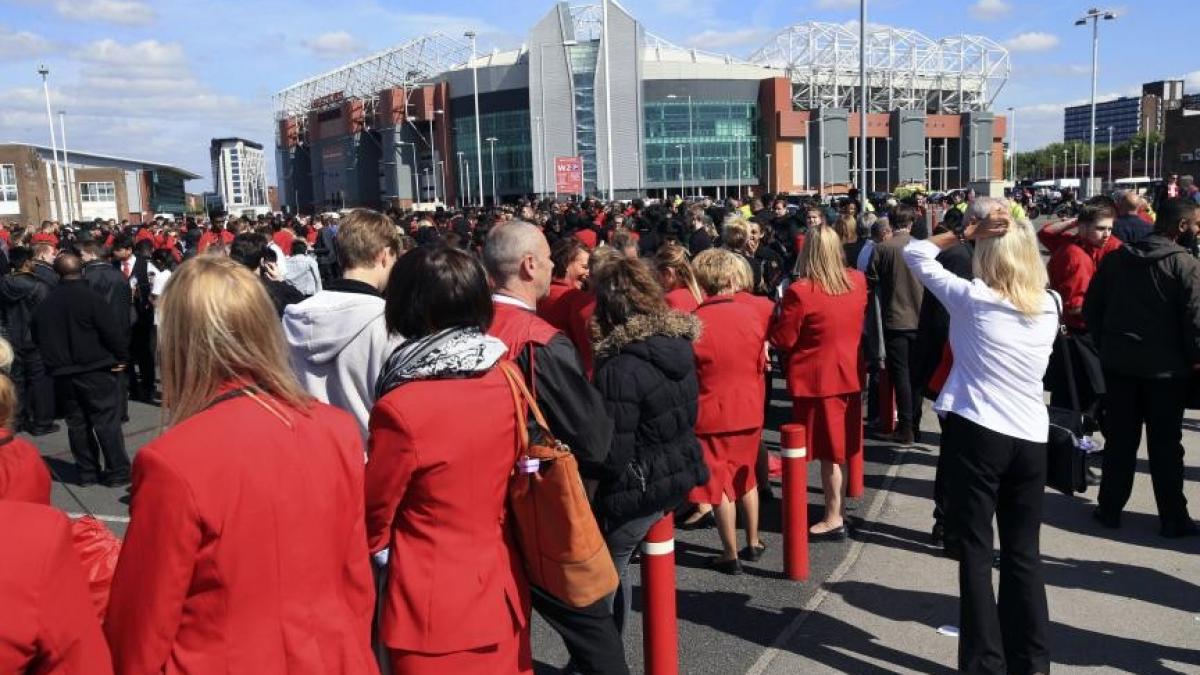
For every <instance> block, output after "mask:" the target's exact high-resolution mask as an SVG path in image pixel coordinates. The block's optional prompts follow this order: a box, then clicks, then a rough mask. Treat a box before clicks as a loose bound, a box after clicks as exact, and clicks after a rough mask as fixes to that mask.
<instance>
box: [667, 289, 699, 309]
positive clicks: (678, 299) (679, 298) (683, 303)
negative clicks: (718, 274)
mask: <svg viewBox="0 0 1200 675" xmlns="http://www.w3.org/2000/svg"><path fill="white" fill-rule="evenodd" d="M667 305H669V306H670V307H671V309H673V310H675V311H677V312H683V313H684V314H691V313H692V312H694V311H696V308H697V307H699V306H700V303H698V302H696V296H694V295H692V291H691V290H690V289H689V288H688V287H687V286H684V287H683V288H676V289H675V290H673V291H670V292H668V293H667Z"/></svg>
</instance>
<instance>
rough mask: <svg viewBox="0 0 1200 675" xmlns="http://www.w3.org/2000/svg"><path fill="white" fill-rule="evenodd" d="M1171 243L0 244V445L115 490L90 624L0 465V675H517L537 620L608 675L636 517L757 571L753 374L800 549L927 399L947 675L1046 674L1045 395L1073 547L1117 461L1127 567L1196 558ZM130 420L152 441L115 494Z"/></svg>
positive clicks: (1136, 211)
mask: <svg viewBox="0 0 1200 675" xmlns="http://www.w3.org/2000/svg"><path fill="white" fill-rule="evenodd" d="M1198 209H1200V207H1197V205H1196V203H1195V202H1193V201H1190V200H1187V199H1167V200H1164V201H1163V202H1162V203H1161V204H1160V205H1159V207H1158V211H1157V214H1156V215H1155V216H1154V217H1148V216H1147V215H1146V211H1147V210H1146V208H1145V206H1144V204H1142V203H1141V201H1140V199H1139V198H1138V197H1137V196H1136V195H1134V194H1124V195H1119V196H1118V197H1117V198H1116V200H1115V201H1114V200H1113V199H1110V198H1107V197H1097V198H1094V199H1092V200H1090V201H1089V202H1087V203H1086V204H1085V205H1084V206H1083V207H1082V208H1081V210H1080V212H1079V215H1078V218H1077V219H1073V220H1069V221H1053V222H1050V223H1049V224H1047V225H1045V226H1043V227H1042V228H1041V229H1040V230H1037V229H1035V228H1034V226H1033V225H1032V224H1031V223H1029V222H1028V221H1025V220H1023V219H1022V218H1021V215H1020V212H1019V210H1018V209H1016V208H1014V205H1012V204H1010V203H1009V202H1007V201H1006V200H1003V199H998V198H991V197H985V196H979V197H974V196H971V198H970V199H969V200H967V201H963V200H962V199H961V198H956V199H955V201H954V203H953V204H951V205H949V208H947V209H945V210H944V211H941V210H940V209H934V208H933V205H931V204H926V203H924V201H923V200H922V199H921V198H920V196H919V195H912V196H907V197H905V198H904V199H899V200H897V199H891V200H888V201H887V202H884V203H880V204H878V205H869V206H868V208H866V209H860V205H859V202H858V201H857V199H856V195H855V194H851V195H848V197H847V198H846V199H844V200H841V201H838V202H835V203H833V204H830V205H826V204H822V203H818V202H815V201H813V202H801V203H798V204H796V203H791V202H790V201H789V200H788V199H786V198H785V197H784V196H778V197H777V198H773V199H772V198H767V197H759V198H754V199H751V200H749V201H748V202H746V203H743V202H741V201H739V200H738V199H736V198H731V199H728V200H727V201H725V202H723V203H719V202H713V201H711V200H707V199H705V200H702V201H694V202H687V201H684V200H682V199H678V198H676V199H675V200H674V201H672V202H651V201H643V200H633V201H631V202H613V203H603V202H600V201H597V200H593V199H588V200H583V201H579V202H575V201H571V202H566V201H555V200H545V201H540V202H537V201H522V202H519V203H516V204H512V205H504V206H498V207H496V208H489V209H474V208H470V209H466V210H463V211H438V212H436V213H407V212H402V211H390V212H386V213H381V212H377V211H372V210H367V209H357V210H352V211H349V212H346V213H344V214H326V215H323V216H319V217H311V218H308V217H282V216H266V217H259V218H257V219H247V218H229V219H213V220H212V221H204V220H201V221H196V220H192V219H184V220H183V221H181V222H171V221H166V220H163V219H156V220H155V221H153V222H150V223H146V224H144V225H130V224H128V223H120V224H118V223H115V222H111V221H110V222H96V223H87V224H84V225H83V226H78V227H76V226H72V227H60V226H58V224H56V223H44V224H42V226H40V227H37V228H32V229H31V230H29V231H26V230H23V229H22V228H19V227H15V228H9V229H0V252H3V257H2V258H0V267H3V268H5V269H2V270H0V272H2V273H3V276H2V278H0V327H2V329H3V337H4V338H5V339H6V341H7V342H0V366H4V367H5V369H6V372H7V373H8V377H0V422H3V425H4V428H5V429H8V430H10V432H16V431H25V432H28V434H30V435H32V436H39V435H43V434H47V433H52V432H53V431H54V430H55V428H56V425H55V424H54V420H55V419H56V418H60V417H61V418H62V419H64V420H65V423H66V425H67V429H68V438H69V443H70V449H71V454H72V455H73V457H74V468H75V472H76V473H75V475H74V476H67V477H64V476H60V475H56V476H55V478H56V479H59V480H69V482H73V483H75V484H78V485H90V484H94V483H97V482H98V483H102V484H103V485H105V486H108V487H112V488H121V487H124V486H126V485H130V483H132V485H131V488H130V498H131V505H130V523H129V528H128V532H127V534H126V536H125V538H124V542H123V544H122V549H121V553H120V557H119V560H118V563H117V566H116V571H115V575H114V577H113V579H112V584H111V595H110V596H109V598H108V600H107V604H106V606H102V607H94V606H93V605H92V604H90V603H89V602H88V597H89V595H88V592H87V590H86V586H85V583H84V580H83V574H82V572H81V570H80V568H79V565H78V563H77V562H74V563H73V556H74V555H75V554H74V552H73V550H72V547H71V543H70V531H69V526H68V523H67V520H66V518H65V516H63V515H62V514H61V513H55V512H53V511H51V510H50V509H49V508H48V505H49V503H50V484H51V480H50V478H51V477H50V475H49V474H48V473H47V468H46V466H45V465H44V464H43V463H42V462H41V461H40V458H39V456H38V451H37V449H36V447H34V446H33V445H32V444H31V443H29V442H28V441H26V440H24V439H22V438H20V437H16V436H14V435H13V434H12V433H8V432H6V435H4V436H3V438H0V536H2V537H3V539H4V542H5V545H6V546H8V547H10V548H11V550H13V551H16V552H18V554H17V555H15V556H14V557H13V558H12V560H11V562H12V564H6V565H5V567H4V568H3V569H0V599H2V603H3V606H4V607H5V610H4V611H3V612H0V670H3V671H4V672H10V671H15V672H89V673H92V672H95V673H105V672H110V669H111V671H112V672H116V673H153V672H163V671H169V672H180V673H211V672H238V673H249V672H253V673H276V672H279V673H282V672H288V673H299V672H312V673H372V672H377V668H380V667H382V668H384V669H385V670H386V669H391V671H392V672H395V673H438V672H454V673H489V674H490V673H517V672H522V673H523V672H532V656H531V646H530V638H529V626H530V620H531V613H532V612H534V611H536V612H537V613H538V614H540V615H541V616H542V617H543V618H544V619H545V620H546V622H547V623H548V624H549V625H550V626H551V627H552V628H553V629H554V630H555V631H556V632H557V633H558V634H559V635H560V636H561V637H562V639H563V641H564V644H565V645H566V648H567V651H568V652H569V654H570V659H571V660H570V664H569V665H568V667H567V672H579V673H626V672H628V671H629V666H628V664H627V663H626V660H625V650H624V647H623V639H624V638H623V636H624V632H625V627H626V625H627V623H628V621H629V616H630V612H631V602H632V593H631V592H630V591H631V589H630V587H629V583H630V582H629V575H628V567H629V564H630V562H631V560H632V558H633V556H634V554H635V552H636V549H637V547H638V545H639V544H640V542H641V541H642V540H643V539H644V538H645V537H646V534H647V532H648V531H649V529H650V528H651V526H652V525H653V524H654V523H655V522H657V521H658V520H659V519H661V518H662V517H663V515H664V513H666V514H670V513H674V517H675V519H676V523H677V525H678V527H681V528H686V529H700V528H712V529H714V530H715V533H714V534H715V536H714V544H719V549H720V552H719V554H717V555H716V556H714V557H713V558H712V559H711V563H710V567H711V568H712V570H713V571H714V572H716V573H723V574H739V573H741V572H742V570H743V565H744V564H754V563H757V562H758V561H759V560H760V559H761V557H762V556H763V555H764V552H765V551H766V542H765V541H764V540H763V538H761V537H760V535H759V513H760V509H761V508H762V505H763V503H764V502H765V501H766V502H768V503H769V501H770V500H773V499H774V495H773V494H772V491H771V486H770V482H769V480H768V466H769V460H768V453H767V449H766V444H765V443H764V441H763V430H764V426H765V425H766V423H767V415H766V412H767V409H768V402H769V400H770V395H771V388H772V373H773V372H777V373H779V374H780V375H781V376H782V377H783V378H784V379H785V381H786V387H785V389H786V394H787V396H788V397H790V399H791V415H790V417H791V419H792V421H795V422H799V423H801V424H802V425H803V426H804V428H805V430H806V434H807V447H808V449H809V452H810V454H811V456H812V457H813V458H815V459H817V460H819V461H820V475H821V484H822V486H823V493H824V509H823V511H822V515H821V517H820V519H819V520H817V521H816V522H814V523H812V524H811V525H810V526H809V533H810V540H812V541H814V542H821V541H823V540H840V539H845V538H846V537H847V536H848V533H849V531H850V530H851V529H852V527H853V526H854V523H853V521H852V520H851V519H850V518H848V517H847V516H846V513H845V511H846V509H845V497H844V495H845V489H846V473H845V468H844V467H845V466H846V464H847V463H848V462H849V461H852V459H853V458H854V456H855V455H858V454H861V453H862V452H863V449H864V436H865V435H867V434H872V435H875V436H877V437H878V438H880V439H882V440H884V441H887V442H891V443H894V444H898V445H910V444H912V443H914V442H917V441H920V440H922V430H921V428H922V426H921V425H922V419H921V418H922V410H923V407H924V401H925V400H926V399H935V402H934V405H933V408H934V409H935V411H936V412H937V414H938V416H939V417H940V418H941V422H940V426H941V430H942V435H941V437H940V441H939V444H940V455H939V459H938V478H937V481H936V485H935V488H934V494H933V495H931V496H932V498H933V501H934V504H935V513H934V523H933V524H932V529H931V537H932V539H933V541H934V543H936V544H938V545H940V546H943V547H944V549H945V551H946V553H947V554H948V555H950V556H952V557H954V558H956V559H957V560H958V561H959V570H960V590H961V612H960V627H961V634H962V638H961V640H960V651H959V666H960V668H961V669H963V670H965V671H969V672H981V673H1002V672H1020V673H1045V672H1048V670H1049V660H1050V647H1049V645H1048V644H1047V635H1046V633H1047V630H1048V625H1049V616H1048V610H1047V606H1046V599H1045V591H1044V588H1043V582H1042V576H1041V562H1040V554H1039V531H1040V524H1041V501H1042V494H1043V491H1044V487H1045V485H1046V480H1047V465H1046V454H1047V439H1048V433H1049V425H1050V421H1049V418H1048V413H1047V406H1046V403H1045V399H1044V395H1043V391H1044V389H1045V390H1049V391H1050V392H1051V401H1052V405H1060V406H1062V405H1076V407H1078V409H1079V411H1080V413H1081V414H1083V415H1084V416H1085V418H1086V419H1087V421H1088V424H1089V429H1088V430H1087V431H1091V430H1095V429H1099V430H1102V431H1103V434H1104V438H1105V440H1106V442H1107V446H1106V447H1105V449H1104V453H1103V469H1102V475H1101V476H1100V478H1099V480H1100V491H1099V495H1100V496H1099V506H1098V507H1097V509H1096V511H1095V517H1096V519H1097V520H1098V521H1099V522H1100V523H1102V524H1103V525H1104V526H1107V527H1119V526H1120V514H1121V511H1122V509H1123V508H1124V505H1125V502H1126V501H1127V500H1128V498H1129V494H1130V490H1131V486H1132V480H1133V470H1134V464H1135V458H1136V453H1137V448H1138V444H1139V441H1140V436H1141V430H1142V427H1143V426H1145V427H1146V429H1147V436H1148V445H1149V457H1150V467H1151V473H1152V476H1153V485H1154V491H1155V496H1156V498H1157V501H1158V507H1159V513H1160V518H1161V523H1160V524H1161V534H1162V535H1163V536H1166V537H1178V536H1185V535H1190V534H1196V526H1195V524H1194V523H1193V522H1192V521H1191V520H1190V518H1189V516H1188V513H1187V507H1186V500H1185V499H1184V496H1183V487H1184V486H1183V471H1182V454H1183V451H1182V445H1181V427H1182V416H1183V411H1184V409H1185V406H1186V405H1187V404H1188V402H1189V401H1188V398H1189V392H1190V385H1191V381H1192V375H1193V371H1195V370H1196V368H1197V367H1198V364H1200V263H1198V262H1197V260H1196V258H1195V256H1194V255H1193V254H1192V252H1191V251H1192V250H1194V240H1195V236H1196V232H1197V227H1198V220H1200V218H1198V216H1200V213H1198ZM1114 232H1115V233H1118V234H1114ZM1039 240H1040V242H1041V244H1042V245H1043V246H1044V247H1045V248H1046V250H1047V251H1048V253H1049V262H1048V264H1047V263H1046V262H1044V261H1043V255H1042V251H1041V249H1040V247H1039ZM1060 335H1062V336H1064V337H1063V339H1057V340H1056V338H1057V337H1058V336H1060ZM1066 338H1070V339H1069V340H1068V339H1066ZM10 345H11V348H10ZM1064 350H1069V351H1070V355H1069V356H1070V358H1071V359H1073V361H1074V362H1075V363H1077V364H1078V365H1079V367H1078V368H1071V367H1065V368H1064V367H1054V366H1053V365H1052V364H1054V363H1058V362H1059V361H1060V360H1061V361H1063V362H1070V361H1068V360H1067V359H1065V358H1061V359H1060V354H1061V352H1063V351H1064ZM6 363H7V365H6ZM506 364H511V366H509V365H506ZM510 367H511V368H514V369H515V371H516V372H519V373H520V377H521V379H522V380H523V381H524V384H525V385H526V386H527V388H528V391H529V392H531V393H530V398H531V400H532V402H533V403H534V407H535V408H536V412H537V414H538V415H539V416H540V415H544V422H545V426H546V432H548V433H549V434H550V435H552V436H553V438H554V439H556V440H557V441H559V442H561V443H562V444H565V447H568V448H569V449H570V451H571V453H572V454H573V456H574V458H575V459H576V461H577V463H578V467H579V475H580V476H581V478H582V480H583V481H584V484H585V486H586V490H587V495H588V498H589V500H590V503H591V508H592V517H593V518H594V520H595V524H596V525H597V526H598V528H599V531H600V532H601V534H602V535H603V539H604V542H605V544H606V546H607V551H608V554H609V555H610V556H611V559H612V564H613V568H614V569H615V571H616V575H617V578H618V579H619V582H618V584H617V587H616V590H615V592H612V593H609V594H607V595H606V597H604V598H602V599H601V600H599V601H597V602H594V603H591V604H587V605H584V606H578V604H577V603H572V602H571V601H569V599H566V598H564V597H563V596H562V594H561V593H555V592H553V589H551V588H542V587H539V585H538V584H536V583H531V582H530V579H531V578H532V577H533V575H532V574H531V572H530V570H529V569H528V567H527V566H528V565H530V564H532V562H531V561H529V560H525V559H523V558H522V551H521V550H520V548H519V546H518V543H517V540H518V538H519V537H518V536H517V535H516V534H515V532H514V530H515V528H517V527H519V523H516V522H515V520H514V517H513V514H512V513H510V509H509V503H508V495H509V489H510V478H511V477H512V476H513V474H514V471H526V470H528V469H527V462H526V458H523V457H522V456H521V454H520V453H521V452H522V443H521V438H522V436H523V435H524V436H526V437H528V434H522V433H521V432H522V429H521V428H520V427H519V425H521V424H522V421H523V420H526V419H527V416H526V414H525V410H524V404H523V403H522V402H521V401H522V399H521V398H520V396H518V395H517V391H516V390H515V389H514V385H513V383H512V382H511V381H510V379H509V375H508V374H506V373H507V372H508V371H506V368H510ZM160 383H161V390H160ZM881 383H887V387H888V388H889V389H890V390H891V391H893V392H894V397H895V408H896V415H895V419H887V417H886V416H887V415H890V414H891V411H890V409H889V407H888V406H887V405H885V403H884V402H883V398H884V397H885V396H887V395H888V392H886V391H885V392H883V393H882V394H881V391H880V390H881V386H880V384H881ZM1068 389H1069V390H1070V391H1071V392H1072V393H1073V395H1072V396H1069V397H1068V396H1067V394H1066V393H1065V392H1066V391H1067V390H1068ZM1076 399H1078V402H1076ZM128 400H135V401H143V402H148V403H156V404H160V405H161V406H162V410H163V420H164V426H165V428H164V430H163V432H162V433H161V434H160V435H159V436H157V437H156V438H155V439H153V440H152V441H150V442H149V443H148V444H147V445H145V446H144V447H142V448H141V449H140V450H139V452H138V453H137V456H136V458H135V460H134V461H133V462H132V467H131V465H130V461H129V458H128V455H127V452H126V448H125V445H124V442H125V441H124V438H123V435H122V420H123V419H126V418H127V413H128V410H127V401H128ZM864 413H865V414H864ZM529 424H530V425H531V426H530V428H529V431H530V432H531V433H534V434H535V435H536V434H537V433H538V431H539V429H538V427H537V426H536V425H533V423H532V421H531V422H530V423H529ZM893 427H894V428H893ZM885 429H891V430H890V431H886V432H885ZM533 470H534V471H536V470H537V468H536V467H535V468H534V469H533ZM27 502H32V504H30V503H27ZM39 505H40V506H39ZM739 513H740V516H741V524H742V527H743V533H742V538H741V541H739V533H738V530H737V525H738V516H739ZM994 517H995V519H996V522H997V523H998V527H999V535H1000V555H999V569H1000V591H999V602H998V603H997V600H996V596H995V594H994V593H993V590H992V570H993V532H992V523H993V518H994ZM739 544H740V545H739ZM818 545H819V544H818ZM97 613H99V616H100V619H101V620H100V621H97ZM110 664H111V665H110ZM56 668H57V669H58V670H56Z"/></svg>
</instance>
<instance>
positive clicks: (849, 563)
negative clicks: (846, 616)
mask: <svg viewBox="0 0 1200 675" xmlns="http://www.w3.org/2000/svg"><path fill="white" fill-rule="evenodd" d="M912 451H913V448H912V447H897V448H896V455H895V457H894V458H893V460H892V465H891V467H889V468H888V472H887V475H886V476H884V480H883V485H881V486H880V487H879V489H878V490H877V491H876V493H875V498H874V499H873V500H871V504H870V506H868V507H867V513H866V515H865V516H864V519H865V520H866V521H868V522H870V521H873V520H875V518H876V517H877V516H878V515H879V514H880V513H881V512H882V511H883V507H884V504H885V503H886V502H887V500H888V497H889V496H890V495H891V489H892V484H893V483H894V482H895V481H896V476H897V475H898V474H899V473H900V467H902V466H903V465H904V462H903V461H902V460H903V459H904V458H905V457H906V456H907V455H908V453H910V452H912ZM864 546H866V542H864V541H859V540H854V543H853V544H851V545H850V553H849V554H847V555H846V559H845V560H843V561H842V563H841V564H840V565H838V566H837V567H836V568H835V569H834V570H833V572H832V573H831V574H830V575H829V578H828V579H826V580H825V582H824V583H823V584H821V588H820V589H818V590H817V592H816V593H814V594H813V596H812V597H811V598H809V599H808V602H806V603H804V606H803V607H801V608H800V615H799V616H797V617H796V618H795V619H792V622H791V623H789V624H788V625H787V627H786V628H784V629H783V630H782V631H781V632H780V633H779V635H777V636H776V637H775V639H774V640H773V641H772V642H771V646H769V647H767V648H766V649H764V650H763V653H762V654H761V655H759V657H758V659H757V660H756V661H755V662H754V664H753V665H752V666H750V668H749V669H748V670H746V675H762V674H763V673H766V672H769V669H770V667H771V663H772V662H774V660H775V659H776V658H777V657H778V656H779V655H780V654H781V653H783V652H785V651H787V650H786V649H785V645H787V643H788V642H790V641H791V639H792V637H793V636H795V634H796V633H797V632H798V631H799V630H800V627H801V626H803V625H804V622H805V621H806V620H808V618H809V617H810V616H812V614H813V613H814V612H815V611H816V610H817V608H818V607H820V606H821V603H823V602H825V598H827V597H829V593H830V591H829V586H830V585H831V584H836V583H837V582H839V581H841V580H842V577H844V576H846V573H847V572H849V571H850V568H852V567H854V564H855V563H857V562H858V558H859V556H860V555H862V550H863V547H864Z"/></svg>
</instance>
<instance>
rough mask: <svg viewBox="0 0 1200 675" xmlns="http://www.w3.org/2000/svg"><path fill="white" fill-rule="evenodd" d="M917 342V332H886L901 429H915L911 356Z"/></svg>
mask: <svg viewBox="0 0 1200 675" xmlns="http://www.w3.org/2000/svg"><path fill="white" fill-rule="evenodd" d="M916 341H917V331H915V330H884V331H883V343H884V347H885V349H886V350H887V357H886V359H887V360H886V363H887V369H888V376H889V377H890V378H891V380H892V388H893V389H895V390H896V417H898V418H899V419H900V422H899V428H901V429H912V428H913V386H912V367H911V362H910V359H911V356H912V351H913V345H914V344H915V343H916Z"/></svg>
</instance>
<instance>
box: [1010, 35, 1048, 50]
mask: <svg viewBox="0 0 1200 675" xmlns="http://www.w3.org/2000/svg"><path fill="white" fill-rule="evenodd" d="M1004 46H1005V47H1008V49H1009V51H1014V52H1044V51H1046V50H1047V49H1054V48H1055V47H1057V46H1058V36H1057V35H1055V34H1053V33H1042V32H1038V31H1033V32H1029V33H1021V34H1019V35H1017V36H1015V37H1012V38H1010V39H1008V40H1005V41H1004Z"/></svg>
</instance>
